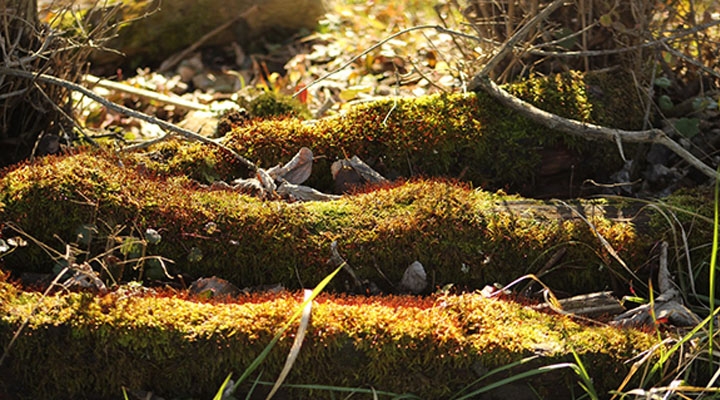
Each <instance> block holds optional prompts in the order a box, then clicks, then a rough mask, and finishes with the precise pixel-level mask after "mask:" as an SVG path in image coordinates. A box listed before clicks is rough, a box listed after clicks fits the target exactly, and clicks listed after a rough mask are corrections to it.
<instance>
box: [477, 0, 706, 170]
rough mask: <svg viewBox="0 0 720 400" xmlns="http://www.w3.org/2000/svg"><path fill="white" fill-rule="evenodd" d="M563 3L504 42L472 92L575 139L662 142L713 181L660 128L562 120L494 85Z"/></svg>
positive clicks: (702, 166) (703, 167)
mask: <svg viewBox="0 0 720 400" xmlns="http://www.w3.org/2000/svg"><path fill="white" fill-rule="evenodd" d="M562 3H563V0H555V1H554V2H552V3H550V4H549V5H548V6H547V7H545V8H544V9H543V10H542V11H540V13H538V15H536V16H535V17H533V18H532V19H531V20H530V21H528V23H527V24H525V26H523V27H522V28H520V29H519V30H518V31H517V32H516V33H515V34H514V35H513V36H512V37H510V38H509V39H508V40H506V41H505V43H503V45H502V46H501V47H500V50H499V51H498V53H497V54H496V55H494V56H493V58H491V59H490V61H489V62H488V63H487V64H486V65H485V67H484V68H483V69H482V71H480V72H479V73H478V74H477V75H475V76H474V77H473V79H472V81H470V84H469V86H468V89H469V90H471V91H478V89H481V90H483V91H485V92H486V93H488V94H489V95H490V96H492V97H494V98H495V99H497V100H498V101H500V103H502V104H503V105H505V106H507V107H509V108H511V109H513V110H515V111H517V112H519V113H520V114H521V115H523V116H525V117H526V118H529V119H531V120H533V121H535V122H537V123H539V124H541V125H544V126H546V127H548V128H550V129H556V130H558V131H560V132H564V133H568V134H571V135H575V136H580V137H582V138H585V139H589V140H597V139H605V140H612V141H616V142H617V141H619V140H620V141H625V142H630V143H658V144H662V145H664V146H665V147H667V148H668V149H670V150H671V151H672V152H674V153H675V154H677V155H678V156H679V157H681V158H682V159H683V160H685V161H687V162H688V163H689V164H690V165H692V166H693V167H695V168H697V169H698V170H700V171H701V172H702V173H703V174H705V175H707V176H708V177H710V178H712V179H716V178H717V177H718V175H717V173H716V172H715V170H714V169H712V168H710V167H709V166H708V165H707V164H705V163H703V162H702V161H700V160H699V159H698V158H697V157H695V156H694V155H693V154H692V153H690V152H689V151H687V150H686V149H685V148H684V147H682V146H680V145H679V144H678V143H677V142H675V141H674V140H672V139H670V137H669V136H667V135H666V134H665V132H663V131H662V130H660V129H650V130H645V131H626V130H622V129H611V128H606V127H603V126H599V125H594V124H586V123H582V122H579V121H575V120H572V119H567V118H563V117H560V116H558V115H555V114H552V113H549V112H547V111H544V110H541V109H539V108H537V107H535V106H533V105H532V104H530V103H527V102H525V101H522V100H520V99H518V98H517V97H514V96H512V95H511V94H509V93H508V92H506V91H505V90H503V89H502V88H500V87H499V86H498V85H497V84H495V82H493V81H492V80H491V79H490V78H489V77H488V74H489V72H490V71H492V70H493V69H494V68H495V66H497V65H498V63H500V61H502V59H503V58H505V56H507V54H508V53H509V52H510V51H511V50H512V49H513V48H514V47H515V45H516V44H517V43H518V42H519V41H520V40H523V39H524V38H525V36H526V35H527V34H528V32H530V30H531V29H532V28H533V27H534V26H535V25H537V24H538V23H539V22H540V21H541V20H542V19H543V18H545V17H546V16H548V15H550V13H551V12H553V11H554V10H555V9H557V8H558V7H559V6H560V5H562Z"/></svg>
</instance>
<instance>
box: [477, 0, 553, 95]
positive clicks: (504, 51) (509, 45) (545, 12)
mask: <svg viewBox="0 0 720 400" xmlns="http://www.w3.org/2000/svg"><path fill="white" fill-rule="evenodd" d="M564 2H565V0H555V1H553V2H552V3H550V4H548V5H547V6H546V7H545V8H543V9H542V11H540V12H539V13H538V14H537V15H536V16H534V17H533V18H532V19H530V21H528V23H527V24H525V25H523V27H522V28H520V29H518V31H517V32H515V34H514V35H512V36H511V37H510V38H509V39H508V40H506V41H505V43H503V45H502V46H501V47H500V50H498V52H497V54H495V55H494V56H493V58H491V59H490V61H488V63H487V64H485V66H484V67H483V69H482V70H481V71H480V73H479V74H477V75H476V76H475V77H474V78H473V80H472V81H470V84H469V85H468V89H469V90H471V91H475V90H476V89H477V88H478V87H479V82H478V80H479V79H482V78H483V77H486V76H488V75H489V74H490V72H491V71H493V70H494V69H495V67H497V65H498V64H500V62H501V61H502V60H503V59H504V58H505V56H507V55H508V53H510V52H511V51H512V50H513V48H514V47H515V45H516V44H517V43H518V42H519V41H521V40H523V39H525V36H527V35H528V33H530V31H531V30H532V29H534V28H535V26H536V25H537V24H538V23H539V22H540V21H542V20H543V19H545V18H547V17H548V16H549V15H550V14H551V13H552V12H553V11H555V10H556V9H558V8H559V7H560V6H561V5H563V3H564Z"/></svg>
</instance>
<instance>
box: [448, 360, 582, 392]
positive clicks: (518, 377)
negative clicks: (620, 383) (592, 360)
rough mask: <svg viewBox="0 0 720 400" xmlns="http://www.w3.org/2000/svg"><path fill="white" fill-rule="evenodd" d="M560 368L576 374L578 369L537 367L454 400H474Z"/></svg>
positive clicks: (574, 367)
mask: <svg viewBox="0 0 720 400" xmlns="http://www.w3.org/2000/svg"><path fill="white" fill-rule="evenodd" d="M562 368H570V369H572V370H574V371H575V372H577V368H578V367H577V365H575V364H573V363H558V364H552V365H545V366H542V367H539V368H536V369H532V370H530V371H525V372H521V373H519V374H517V375H513V376H510V377H507V378H505V379H502V380H499V381H497V382H494V383H491V384H489V385H487V386H483V387H481V388H479V389H477V390H474V391H472V392H470V393H468V394H466V395H464V396H462V397H459V398H456V400H465V399H471V398H474V397H475V396H477V395H479V394H482V393H485V392H488V391H490V390H493V389H496V388H499V387H500V386H504V385H507V384H508V383H513V382H517V381H519V380H523V379H525V378H530V377H532V376H535V375H541V374H544V373H547V372H551V371H555V370H558V369H562Z"/></svg>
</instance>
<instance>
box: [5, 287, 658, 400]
mask: <svg viewBox="0 0 720 400" xmlns="http://www.w3.org/2000/svg"><path fill="white" fill-rule="evenodd" d="M0 300H2V301H0V343H2V344H3V347H4V345H6V344H7V342H8V340H9V338H10V336H11V335H12V333H13V332H14V330H15V329H17V327H18V326H19V325H20V324H21V322H22V321H23V320H24V319H25V318H28V317H29V318H30V323H29V324H28V325H27V327H26V328H25V330H24V331H23V334H22V335H21V336H20V339H19V340H18V341H17V342H16V343H15V345H14V347H13V348H12V349H11V351H10V358H9V359H8V361H7V362H6V364H5V365H4V366H3V370H2V373H3V375H4V376H5V377H6V379H7V382H8V384H9V385H12V387H15V388H18V389H21V390H22V393H23V395H26V396H28V398H31V397H34V398H48V396H49V395H50V394H52V396H53V397H62V398H90V397H102V398H108V397H117V396H119V395H120V393H121V387H127V388H144V389H149V390H153V391H154V392H155V393H156V394H159V395H163V396H166V397H167V396H195V397H199V398H210V397H211V396H212V395H213V394H214V392H215V391H216V390H217V388H218V387H219V385H220V383H221V382H222V381H223V379H224V378H225V376H226V375H227V374H228V373H229V372H234V373H235V376H238V375H239V374H240V373H242V371H243V370H244V369H245V368H247V366H249V365H250V363H251V362H252V360H253V359H254V358H255V357H256V356H257V355H258V354H259V353H260V352H261V351H262V349H263V348H264V346H265V345H266V344H267V343H268V342H269V341H270V339H271V338H272V336H273V335H274V334H275V332H277V331H278V330H279V329H280V327H281V326H282V325H283V324H284V322H285V321H286V319H287V318H288V317H289V315H290V314H292V312H293V311H294V309H295V308H297V307H298V306H299V304H300V302H301V301H300V299H299V296H295V295H290V294H279V295H274V296H264V297H260V298H241V299H240V300H239V301H236V302H228V303H214V304H210V303H198V302H194V301H189V300H184V299H180V298H177V297H172V296H170V297H145V296H131V295H130V296H128V295H122V294H118V293H114V294H108V295H106V296H103V297H97V296H92V295H88V294H58V295H52V296H49V297H47V298H45V299H43V300H40V299H39V295H38V294H37V293H27V292H21V291H18V290H16V289H14V288H12V287H10V285H9V284H8V283H4V282H0ZM38 304H39V306H38V308H37V311H36V312H35V313H34V314H32V315H31V314H30V313H31V311H32V309H33V308H34V307H35V306H36V305H38ZM656 341H657V338H656V337H655V336H653V335H648V334H645V333H642V332H638V331H634V330H617V329H612V328H598V327H587V326H581V325H579V324H578V323H576V322H573V321H571V320H570V319H568V318H566V317H562V316H553V315H548V314H543V313H539V312H536V311H533V310H530V309H528V308H526V307H523V306H520V305H518V304H515V303H511V302H506V301H502V300H497V299H486V298H483V297H481V296H479V295H475V294H466V295H458V296H454V295H450V296H439V297H434V298H429V299H417V298H413V297H403V296H399V297H398V296H396V297H372V298H361V299H359V300H354V299H350V298H338V297H334V296H321V297H320V298H319V299H318V300H317V301H316V304H315V306H314V307H313V317H312V323H311V328H310V330H309V333H308V336H307V337H306V339H305V342H304V344H303V348H302V350H301V356H300V357H299V359H298V361H297V363H296V364H295V366H294V368H293V372H291V374H290V376H289V382H288V383H313V384H326V385H341V386H350V387H368V386H372V387H374V388H376V389H378V390H386V391H394V392H397V393H416V394H418V395H420V396H421V397H423V398H428V399H432V398H444V397H447V396H448V395H449V394H451V393H454V392H457V391H459V390H460V389H461V388H462V387H464V386H465V385H467V384H468V383H470V382H472V381H473V380H474V379H475V378H477V377H478V376H477V375H476V374H475V372H473V370H474V369H477V368H478V366H482V368H484V369H485V370H492V369H494V368H497V367H500V366H503V365H506V364H507V363H510V362H512V361H516V360H519V359H521V358H523V357H526V356H529V355H532V354H536V353H538V352H539V353H541V354H543V357H542V358H541V359H539V360H537V362H534V363H533V364H532V365H533V366H534V367H537V366H540V365H548V364H552V363H556V362H561V361H568V360H570V356H569V354H570V351H571V350H574V351H576V352H578V353H579V354H580V355H581V357H583V359H584V360H585V365H586V367H587V368H588V370H589V373H590V376H591V377H597V378H598V379H596V381H595V384H596V387H597V388H598V390H600V391H601V392H605V391H607V390H610V389H613V388H615V387H616V386H617V385H619V383H620V382H621V380H622V379H623V378H624V374H625V373H627V371H628V366H627V365H626V364H624V361H626V360H627V359H629V358H631V357H633V356H634V355H637V354H638V352H640V351H643V350H645V349H647V348H649V347H650V346H651V345H653V344H654V343H655V342H656ZM291 342H292V337H291V335H290V334H288V336H287V337H285V338H283V339H281V341H280V342H279V347H278V348H276V349H275V350H273V352H272V353H271V355H270V358H269V359H268V360H267V362H266V364H264V365H263V369H264V375H263V377H265V379H272V378H271V377H274V376H276V375H277V374H278V373H279V370H280V368H281V366H282V363H283V362H284V357H285V354H286V352H287V350H288V348H289V345H290V343H291ZM610 372H611V373H610ZM420 376H422V377H423V379H418V378H419V377H420ZM555 377H556V378H559V379H564V380H566V381H565V385H561V386H560V387H559V388H558V387H554V386H557V385H556V384H555V383H552V384H548V382H553V381H552V380H548V379H547V377H543V379H539V380H537V381H533V384H534V385H535V387H536V389H537V390H538V391H539V392H541V393H548V394H555V395H560V394H562V393H565V392H564V391H565V390H566V387H567V386H566V385H572V384H573V382H575V380H576V378H575V377H573V376H572V375H571V374H567V373H560V374H557V375H555ZM600 378H601V379H600ZM543 382H545V383H543ZM243 388H244V389H245V390H247V388H248V386H244V387H243ZM327 396H328V394H327V393H324V394H323V393H313V395H312V396H310V395H309V394H308V393H307V392H302V391H298V392H293V398H310V397H313V398H325V397H327Z"/></svg>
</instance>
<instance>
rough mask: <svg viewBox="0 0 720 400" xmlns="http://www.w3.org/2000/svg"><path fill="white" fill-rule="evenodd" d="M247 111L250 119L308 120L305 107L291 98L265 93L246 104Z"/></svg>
mask: <svg viewBox="0 0 720 400" xmlns="http://www.w3.org/2000/svg"><path fill="white" fill-rule="evenodd" d="M246 108H247V111H248V113H249V114H250V116H251V117H252V118H261V119H268V118H278V117H295V118H301V119H307V118H310V116H311V115H310V111H309V110H308V108H307V106H305V105H304V104H303V103H301V102H300V101H299V100H297V99H295V98H293V97H292V96H288V95H284V94H280V93H276V92H272V91H265V92H263V93H261V94H260V95H259V96H257V97H255V98H254V99H252V100H251V101H250V102H249V103H248V104H247V107H246Z"/></svg>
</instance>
